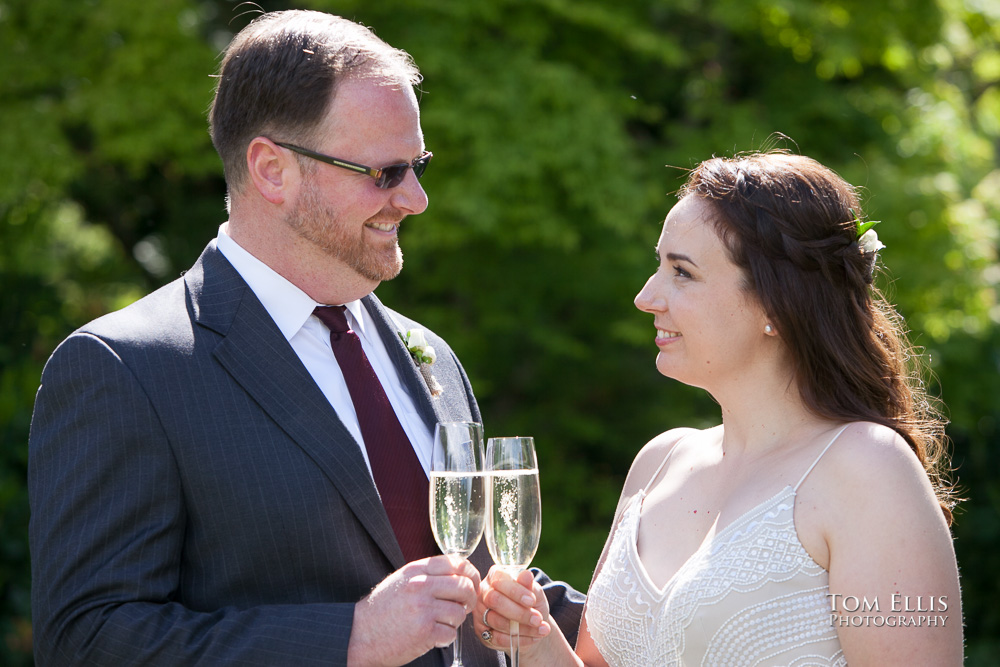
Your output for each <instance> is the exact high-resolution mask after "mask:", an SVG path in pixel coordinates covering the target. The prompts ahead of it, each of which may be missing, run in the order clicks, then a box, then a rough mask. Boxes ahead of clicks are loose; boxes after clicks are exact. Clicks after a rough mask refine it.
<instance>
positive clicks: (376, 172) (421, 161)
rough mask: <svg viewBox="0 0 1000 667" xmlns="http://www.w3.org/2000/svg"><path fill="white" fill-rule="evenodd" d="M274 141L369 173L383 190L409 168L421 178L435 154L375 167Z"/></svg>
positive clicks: (306, 154) (395, 184)
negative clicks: (378, 167) (379, 167)
mask: <svg viewBox="0 0 1000 667" xmlns="http://www.w3.org/2000/svg"><path fill="white" fill-rule="evenodd" d="M274 143H276V144H278V145H279V146H281V147H282V148H287V149H288V150H290V151H295V152H296V153H299V154H300V155H305V156H306V157H310V158H312V159H314V160H319V161H320V162H325V163H327V164H332V165H333V166H334V167H340V168H341V169H350V170H351V171H356V172H358V173H359V174H368V175H369V176H371V177H372V178H374V179H375V187H377V188H382V189H383V190H387V189H389V188H394V187H396V186H398V185H399V184H400V183H402V182H403V179H404V178H406V170H407V169H413V175H414V176H416V177H417V178H420V177H421V176H423V175H424V171H425V170H426V169H427V163H428V162H430V161H431V158H432V157H434V154H433V153H431V152H430V151H424V152H423V153H421V154H420V156H419V157H418V158H417V159H415V160H414V161H413V162H409V163H407V162H400V163H399V164H391V165H389V166H388V167H382V168H381V169H375V168H373V167H366V166H365V165H363V164H358V163H357V162H350V161H348V160H341V159H340V158H336V157H330V156H329V155H323V154H322V153H317V152H316V151H311V150H309V149H308V148H302V147H301V146H296V145H294V144H286V143H282V142H280V141H276V142H274Z"/></svg>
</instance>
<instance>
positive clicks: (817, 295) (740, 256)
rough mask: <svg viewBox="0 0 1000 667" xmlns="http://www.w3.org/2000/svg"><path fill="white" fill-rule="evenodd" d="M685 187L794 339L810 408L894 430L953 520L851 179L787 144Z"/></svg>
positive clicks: (917, 387)
mask: <svg viewBox="0 0 1000 667" xmlns="http://www.w3.org/2000/svg"><path fill="white" fill-rule="evenodd" d="M680 195H681V196H682V197H683V196H686V195H693V196H697V197H703V198H704V199H705V200H707V201H708V202H709V204H710V206H711V207H712V210H713V211H714V212H715V215H714V216H713V223H714V224H715V228H716V231H717V232H718V234H719V237H720V238H721V239H722V241H723V244H724V245H725V247H726V249H727V252H728V254H729V257H730V259H731V260H732V261H733V262H734V263H735V264H736V265H737V266H739V267H740V269H742V271H743V274H744V277H745V281H746V282H745V288H746V290H747V292H748V293H749V294H751V295H752V296H753V298H755V299H756V300H757V301H758V302H759V303H760V304H761V306H762V308H763V309H764V312H765V313H766V314H767V316H768V318H769V319H770V320H771V322H772V323H773V324H774V325H775V327H776V328H777V330H778V332H779V333H780V334H781V335H782V340H783V341H784V343H785V344H786V345H787V347H788V350H789V354H790V356H791V359H792V363H793V365H794V368H795V377H796V381H797V384H798V390H799V393H800V395H801V396H802V399H803V400H804V401H805V403H806V405H807V406H808V407H809V409H810V410H812V411H813V412H814V413H815V414H817V415H820V416H822V417H825V418H828V419H833V420H842V421H870V422H875V423H879V424H883V425H885V426H888V427H890V428H893V429H895V430H896V431H897V432H898V433H899V434H900V435H901V436H902V437H903V438H904V439H905V440H906V441H907V442H908V443H909V445H910V447H911V448H912V449H913V451H914V452H915V453H916V455H917V458H918V459H920V462H921V463H922V464H923V466H924V469H925V470H926V471H927V473H928V476H929V478H930V480H931V483H932V484H933V485H934V488H935V492H936V493H937V495H938V500H939V502H940V504H941V507H942V509H943V511H944V513H945V516H946V517H947V518H948V521H949V523H950V522H951V508H952V506H953V505H954V504H955V502H954V499H953V491H952V487H951V486H950V485H949V484H948V483H947V480H946V475H945V474H944V466H945V463H946V456H945V454H946V452H945V435H944V427H945V421H944V420H943V418H942V417H941V415H940V413H939V412H938V410H937V409H936V407H935V406H934V404H933V401H932V400H931V399H930V397H929V396H928V395H927V392H926V390H925V389H924V384H923V382H922V381H921V374H922V372H923V371H924V368H923V366H922V365H921V364H922V360H921V358H920V356H919V355H918V354H917V353H916V352H915V350H914V349H913V348H912V346H911V345H910V344H909V343H908V341H907V339H906V334H905V331H904V328H903V323H902V318H901V317H900V316H899V315H898V314H897V313H896V311H895V310H894V309H893V307H892V306H891V305H890V304H889V303H888V302H887V301H886V299H885V298H884V297H883V296H882V294H881V293H880V292H879V290H878V289H877V288H876V287H875V286H874V285H873V284H872V274H873V270H874V268H875V255H874V253H865V252H863V251H862V250H861V248H860V247H859V244H858V234H857V224H856V220H858V219H862V218H863V217H864V216H863V213H862V210H861V203H860V201H859V197H858V193H857V191H856V190H855V188H854V187H853V186H851V185H850V184H849V183H847V182H846V181H845V180H844V179H842V178H841V177H840V176H838V175H837V174H836V173H834V172H833V171H832V170H830V169H828V168H827V167H825V166H823V165H822V164H820V163H819V162H817V161H816V160H813V159H812V158H808V157H805V156H801V155H792V154H789V153H788V152H787V151H781V150H778V151H770V152H766V153H753V154H748V155H743V156H739V157H736V158H731V159H730V158H713V159H711V160H706V161H705V162H702V163H701V164H700V165H698V166H697V167H696V168H695V169H694V170H693V171H692V172H691V173H690V175H689V176H688V179H687V182H686V183H685V185H684V186H683V188H682V189H681V191H680Z"/></svg>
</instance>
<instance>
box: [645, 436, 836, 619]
mask: <svg viewBox="0 0 1000 667" xmlns="http://www.w3.org/2000/svg"><path fill="white" fill-rule="evenodd" d="M848 426H850V423H848V424H844V425H843V426H842V427H841V428H840V429H838V430H837V432H836V433H835V434H834V435H833V437H832V438H830V441H829V442H828V443H827V444H826V447H824V448H823V450H822V451H821V452H820V453H819V456H817V457H816V458H815V459H814V460H813V462H812V465H810V466H809V467H808V468H807V469H806V471H805V473H804V474H803V475H802V477H801V478H799V481H798V482H797V483H796V484H795V486H792V485H791V484H786V485H785V486H784V487H783V488H782V489H780V490H779V491H778V492H777V493H775V494H774V495H773V496H771V497H769V498H766V499H764V500H762V501H761V502H759V503H757V504H756V505H754V506H753V507H751V508H749V509H748V510H746V511H745V512H743V514H741V515H740V516H738V517H737V518H736V519H734V520H733V521H730V522H729V523H728V524H726V526H725V528H723V529H722V530H713V529H715V528H716V526H717V525H718V521H719V516H721V515H717V516H716V517H715V522H714V523H713V524H712V526H711V528H709V531H708V533H707V534H706V535H705V537H704V538H703V539H702V541H701V544H699V545H698V548H697V549H695V550H694V552H692V553H691V555H690V556H688V557H687V559H685V560H684V562H682V563H681V565H680V567H678V568H677V570H676V571H675V572H674V573H673V575H671V576H670V578H669V579H667V581H666V582H664V584H663V586H662V587H660V586H657V585H656V584H655V583H654V582H653V579H652V577H650V576H649V572H648V570H646V565H645V564H644V563H643V562H642V557H641V556H640V555H639V524H640V522H641V521H642V504H643V501H644V500H645V498H646V487H648V486H650V485H651V484H652V483H653V482H654V481H656V478H657V477H659V476H660V472H662V470H663V469H664V468H665V467H666V464H667V461H669V460H670V457H671V455H673V453H674V451H675V450H676V449H677V445H679V444H680V443H681V441H682V440H683V439H684V438H681V439H680V440H678V441H677V442H676V443H675V444H674V446H673V447H671V448H670V451H669V452H667V455H666V456H665V457H663V461H661V462H660V465H659V467H658V468H657V469H656V472H655V473H653V476H652V477H651V478H650V479H649V482H647V483H646V486H644V487H643V488H641V489H639V491H638V492H637V493H636V494H635V495H634V496H633V497H632V504H631V506H630V507H629V510H630V511H634V512H635V514H636V517H635V522H634V525H633V526H632V530H633V533H632V535H631V536H630V539H629V544H630V545H631V550H632V553H633V555H634V557H635V563H636V570H637V571H638V572H639V574H640V575H641V577H642V579H643V581H644V583H645V584H646V585H647V586H648V587H649V589H650V591H651V592H652V593H654V594H655V596H656V598H657V599H658V600H662V599H663V597H664V596H665V595H666V594H667V592H669V590H670V588H671V587H672V586H673V584H674V582H675V581H676V580H677V577H678V575H679V574H680V573H681V572H683V571H684V570H685V569H686V568H687V566H688V564H690V563H691V562H692V561H693V560H694V559H695V557H697V556H698V555H700V554H701V553H702V552H704V551H706V550H707V549H708V548H709V547H711V546H712V545H713V544H714V543H715V542H716V541H718V540H719V539H720V538H721V537H722V536H727V535H728V534H729V533H731V532H732V529H733V528H734V527H735V526H739V525H742V524H744V523H746V520H747V519H748V518H749V517H752V516H753V515H754V514H755V513H759V512H760V511H761V510H762V509H763V508H766V507H768V506H769V505H771V504H773V503H776V502H778V501H780V500H784V499H785V498H786V497H788V496H791V497H792V498H793V499H794V498H795V496H796V493H797V492H798V490H799V487H800V486H802V483H803V482H804V481H806V477H808V476H809V473H811V472H812V471H813V468H815V467H816V465H817V464H818V463H819V462H820V459H822V458H823V456H824V455H825V454H826V452H827V451H828V450H829V449H830V447H831V446H833V443H835V442H836V441H837V439H838V438H839V437H840V435H841V434H842V433H843V432H844V431H846V430H847V427H848ZM633 508H634V509H633ZM794 509H795V508H794V502H793V505H792V519H791V524H792V534H793V535H794V536H795V541H796V542H797V543H798V545H799V547H801V548H802V550H803V551H804V552H805V553H806V555H807V556H808V558H809V560H811V561H812V562H813V564H815V565H816V566H817V567H820V568H822V566H821V565H820V564H819V563H817V562H816V560H815V559H814V558H813V557H812V555H811V554H810V553H809V552H808V551H807V550H806V548H805V547H804V546H802V542H801V541H800V540H799V531H798V528H796V526H795V514H794ZM823 569H825V568H823Z"/></svg>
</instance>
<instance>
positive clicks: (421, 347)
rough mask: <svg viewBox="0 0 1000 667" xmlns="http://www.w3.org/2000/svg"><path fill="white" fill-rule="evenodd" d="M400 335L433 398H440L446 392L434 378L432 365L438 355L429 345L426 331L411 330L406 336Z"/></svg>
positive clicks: (401, 333) (400, 333)
mask: <svg viewBox="0 0 1000 667" xmlns="http://www.w3.org/2000/svg"><path fill="white" fill-rule="evenodd" d="M398 333H399V338H400V340H402V341H403V345H405V346H406V349H407V350H408V351H409V353H410V356H411V357H413V361H414V362H415V363H416V364H417V370H419V371H420V375H421V377H423V378H424V382H425V383H426V384H427V389H429V390H430V392H431V396H440V395H441V393H442V392H443V391H444V387H442V386H441V384H440V383H439V382H438V381H437V378H436V377H434V374H433V373H431V369H430V367H431V365H432V364H433V363H434V361H435V360H436V359H437V353H435V352H434V347H433V346H431V345H428V344H427V339H426V338H424V330H423V329H410V330H409V331H407V332H406V333H405V334H404V333H403V332H402V331H400V332H398Z"/></svg>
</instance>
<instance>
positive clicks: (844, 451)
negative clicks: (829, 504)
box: [815, 422, 936, 505]
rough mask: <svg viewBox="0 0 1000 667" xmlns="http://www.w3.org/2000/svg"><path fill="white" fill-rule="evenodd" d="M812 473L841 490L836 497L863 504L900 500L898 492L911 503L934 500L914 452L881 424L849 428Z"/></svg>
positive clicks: (850, 426)
mask: <svg viewBox="0 0 1000 667" xmlns="http://www.w3.org/2000/svg"><path fill="white" fill-rule="evenodd" d="M815 474H816V476H817V477H819V478H821V479H822V480H823V481H825V482H826V483H827V485H833V486H834V487H836V488H838V489H840V493H839V494H837V495H841V496H844V497H846V498H854V499H855V500H858V501H863V502H865V503H870V502H872V501H876V500H878V499H880V498H894V499H897V500H899V499H900V495H899V494H901V493H902V494H904V496H906V497H909V498H910V499H911V500H917V499H918V498H923V499H924V500H933V498H934V491H933V489H932V487H931V484H930V480H929V479H928V477H927V473H926V472H925V470H924V467H923V465H922V464H921V463H920V461H919V460H918V459H917V455H916V453H914V451H913V449H912V448H911V447H910V445H909V444H908V443H907V442H906V440H904V439H903V437H902V436H901V435H900V434H899V433H897V432H896V431H894V430H893V429H891V428H888V427H886V426H883V425H881V424H874V423H871V422H855V423H852V424H850V425H848V426H847V428H846V430H845V431H844V432H843V433H842V434H841V436H840V437H839V438H838V440H837V441H836V442H835V443H834V444H833V446H831V447H830V450H829V451H828V452H827V453H826V455H825V456H824V461H823V465H822V466H817V470H816V471H815ZM845 492H846V493H845ZM934 504H935V505H936V501H934Z"/></svg>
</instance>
